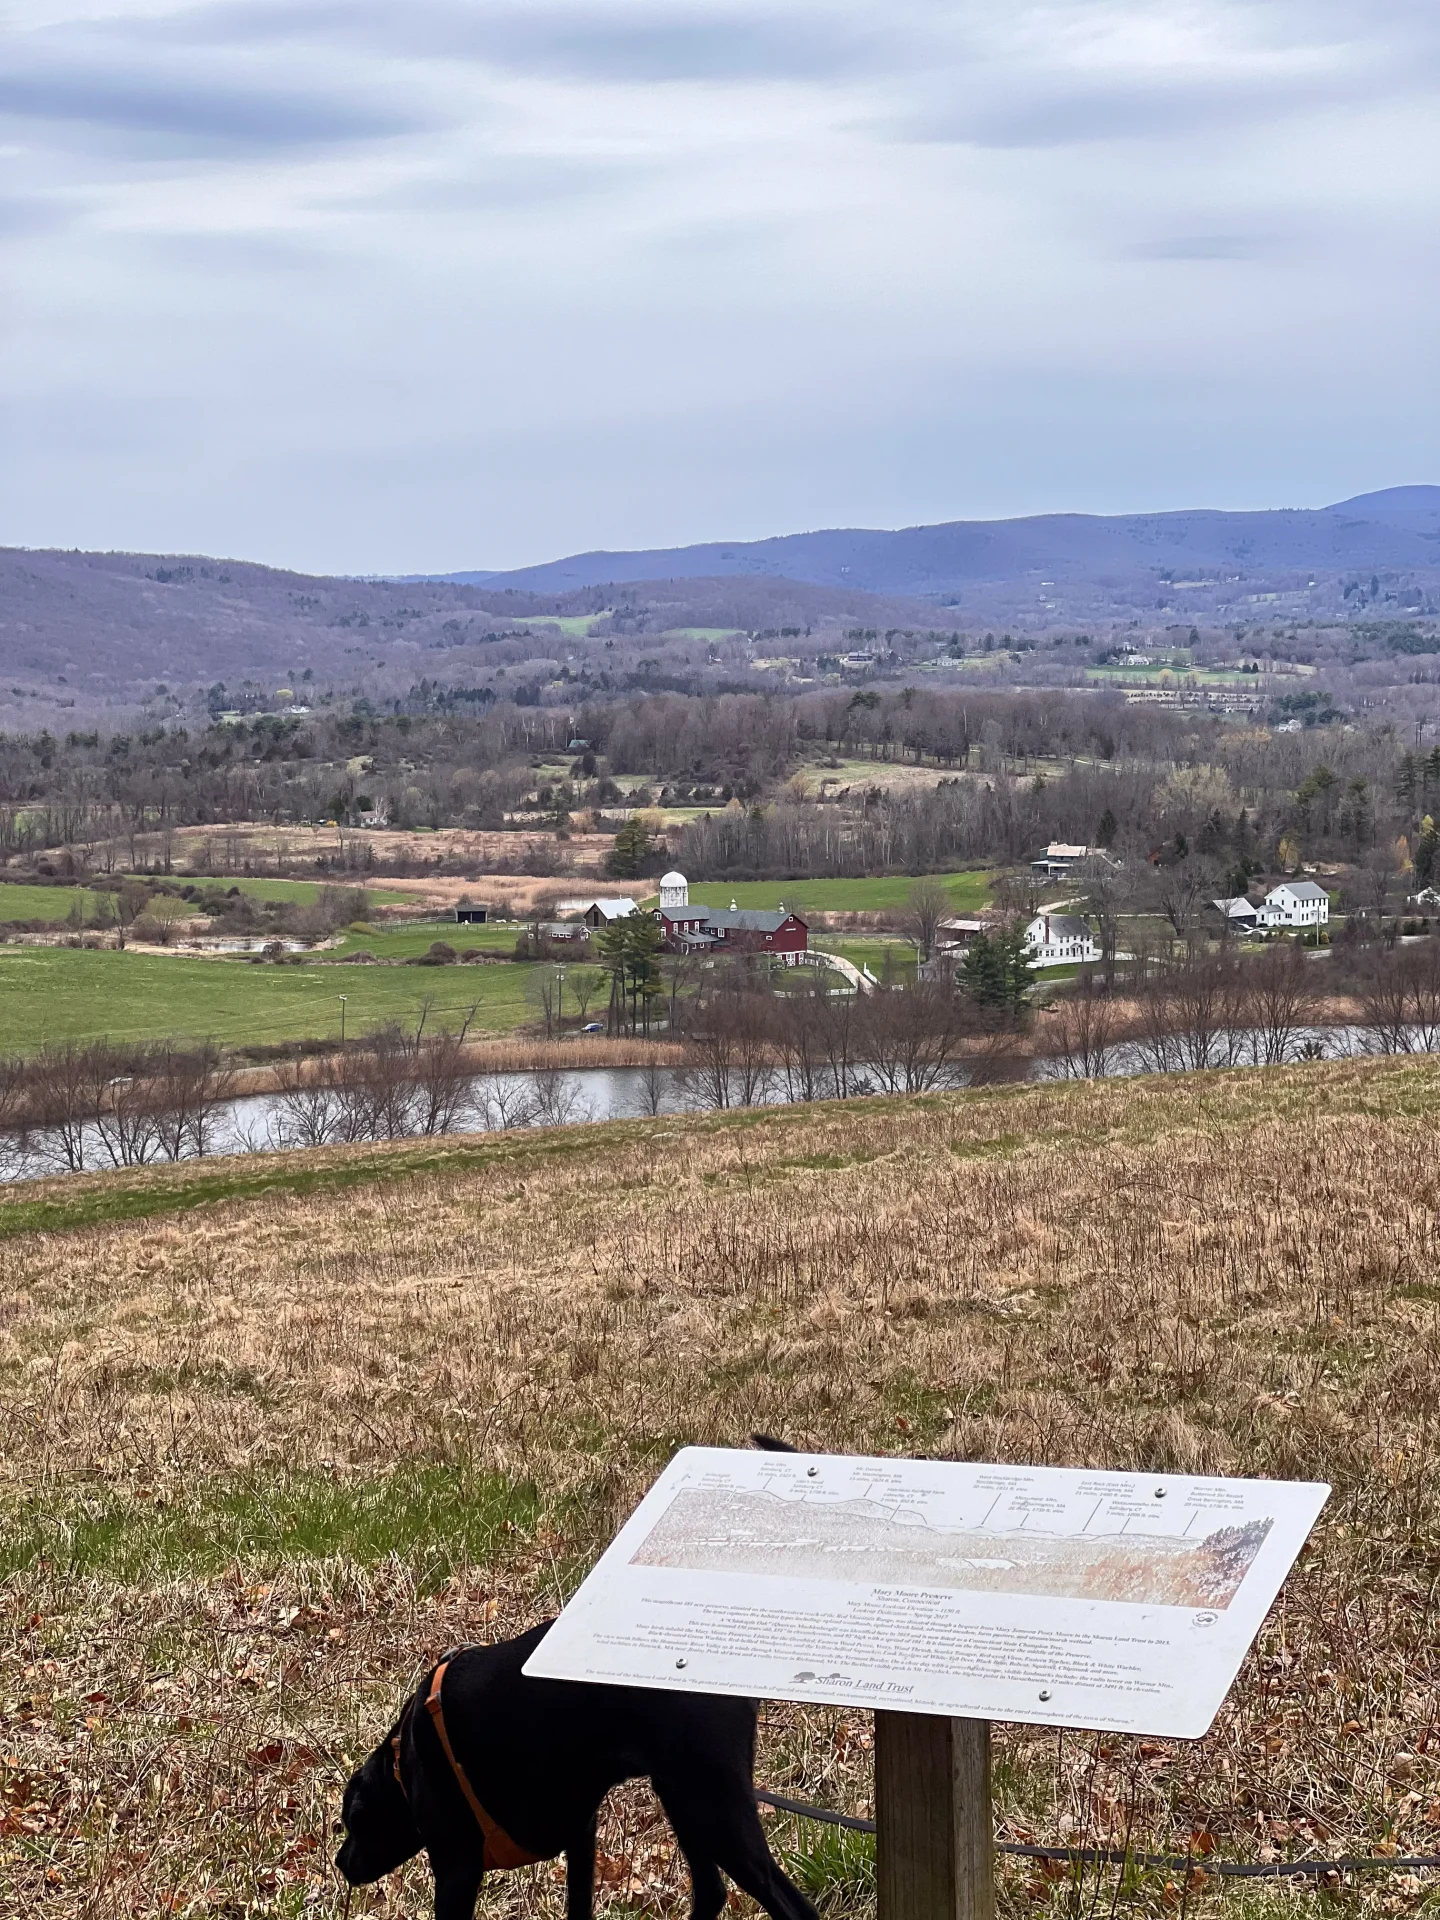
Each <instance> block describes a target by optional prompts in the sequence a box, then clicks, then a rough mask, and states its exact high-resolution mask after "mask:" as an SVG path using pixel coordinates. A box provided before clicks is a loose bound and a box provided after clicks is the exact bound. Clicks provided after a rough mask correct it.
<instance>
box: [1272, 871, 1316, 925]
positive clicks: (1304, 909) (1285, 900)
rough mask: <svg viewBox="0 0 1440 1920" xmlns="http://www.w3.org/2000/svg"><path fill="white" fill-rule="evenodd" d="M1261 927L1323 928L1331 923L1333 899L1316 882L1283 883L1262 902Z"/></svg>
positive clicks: (1295, 881) (1283, 881)
mask: <svg viewBox="0 0 1440 1920" xmlns="http://www.w3.org/2000/svg"><path fill="white" fill-rule="evenodd" d="M1256 918H1257V920H1258V921H1259V924H1260V925H1261V926H1262V927H1298V928H1309V927H1323V926H1325V925H1326V924H1327V923H1328V921H1329V919H1330V896H1329V894H1328V893H1327V892H1326V891H1325V889H1324V887H1320V886H1317V885H1316V884H1315V882H1314V881H1313V880H1282V881H1281V882H1280V885H1279V886H1278V887H1272V888H1271V889H1270V891H1269V893H1267V894H1266V896H1265V898H1264V899H1263V900H1262V901H1261V902H1260V907H1259V911H1258V913H1257V915H1256Z"/></svg>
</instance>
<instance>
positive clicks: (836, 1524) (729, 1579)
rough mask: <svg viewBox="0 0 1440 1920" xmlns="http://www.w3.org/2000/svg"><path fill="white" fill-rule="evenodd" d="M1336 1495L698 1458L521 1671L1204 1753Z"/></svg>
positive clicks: (624, 1539)
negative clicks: (1092, 1735) (1193, 1745)
mask: <svg viewBox="0 0 1440 1920" xmlns="http://www.w3.org/2000/svg"><path fill="white" fill-rule="evenodd" d="M1328 1494H1329V1488H1328V1487H1325V1486H1319V1485H1311V1484H1306V1483H1300V1482H1290V1481H1276V1480H1222V1479H1207V1478H1202V1477H1200V1476H1196V1475H1188V1474H1139V1473H1108V1472H1096V1471H1093V1470H1091V1469H1088V1468H1087V1469H1080V1468H1064V1467H1014V1466H986V1465H980V1464H976V1463H973V1462H954V1461H930V1460H892V1459H864V1458H859V1457H853V1456H841V1455H830V1454H778V1453H754V1452H750V1451H748V1450H744V1451H741V1450H738V1449H728V1448H720V1447H686V1448H684V1449H683V1450H682V1451H681V1452H680V1453H678V1454H676V1456H675V1458H674V1459H673V1460H672V1461H671V1462H670V1464H669V1465H668V1466H667V1467H666V1469H665V1471H664V1472H663V1473H662V1474H661V1476H660V1478H659V1479H658V1480H657V1481H656V1483H655V1485H654V1486H653V1487H652V1488H651V1489H650V1491H649V1493H648V1494H647V1495H646V1496H645V1498H644V1499H643V1500H642V1501H641V1503H640V1505H639V1506H638V1507H637V1508H636V1510H635V1512H634V1513H633V1514H632V1515H631V1517H630V1519H629V1520H628V1521H627V1522H626V1523H625V1525H624V1526H623V1527H622V1528H621V1530H620V1532H619V1533H618V1534H617V1536H616V1538H615V1540H614V1541H613V1543H612V1544H611V1546H610V1548H609V1549H608V1551H607V1552H606V1553H605V1555H604V1556H603V1558H602V1559H601V1560H600V1561H599V1563H598V1565H597V1566H596V1567H595V1569H594V1571H593V1572H592V1573H591V1574H590V1576H589V1578H588V1579H587V1580H586V1581H585V1582H584V1584H583V1585H582V1586H581V1588H580V1589H579V1591H578V1592H577V1593H576V1595H575V1597H574V1598H573V1599H572V1600H571V1602H570V1604H569V1605H568V1606H567V1607H566V1608H565V1610H564V1612H563V1613H562V1614H561V1616H560V1619H559V1620H558V1621H557V1623H556V1624H555V1626H554V1627H552V1628H551V1630H550V1632H549V1633H548V1634H547V1635H546V1636H545V1638H544V1640H543V1641H542V1642H541V1643H540V1645H539V1647H538V1648H537V1649H536V1651H535V1652H534V1653H533V1654H532V1655H531V1657H530V1660H529V1662H528V1664H527V1666H526V1669H525V1670H526V1672H527V1673H530V1674H535V1675H544V1676H547V1677H550V1678H556V1679H570V1680H590V1681H601V1682H609V1683H612V1684H620V1685H631V1686H635V1685H639V1686H647V1687H672V1688H680V1689H685V1690H687V1691H688V1690H694V1691H696V1692H701V1693H735V1694H744V1695H747V1696H750V1697H756V1696H760V1697H765V1698H769V1699H778V1700H798V1701H814V1702H828V1703H831V1704H835V1705H841V1706H871V1707H875V1708H877V1709H880V1710H881V1711H882V1712H895V1713H900V1714H914V1715H937V1716H944V1717H946V1718H948V1719H968V1720H983V1721H988V1720H1017V1721H1027V1722H1032V1723H1038V1724H1041V1725H1050V1726H1062V1727H1087V1728H1089V1727H1093V1728H1104V1729H1107V1730H1113V1731H1116V1732H1122V1733H1147V1734H1160V1735H1168V1736H1170V1737H1172V1738H1178V1739H1186V1740H1193V1739H1197V1738H1198V1737H1199V1736H1200V1735H1201V1734H1203V1733H1204V1732H1205V1731H1206V1729H1207V1728H1208V1727H1209V1725H1210V1723H1211V1721H1212V1720H1213V1719H1214V1717H1215V1714H1216V1711H1217V1710H1218V1708H1219V1706H1220V1703H1221V1701H1222V1700H1223V1699H1224V1697H1225V1694H1226V1691H1227V1690H1228V1688H1229V1687H1230V1684H1231V1682H1232V1681H1233V1680H1234V1678H1235V1675H1236V1672H1237V1671H1238V1669H1239V1666H1240V1663H1241V1661H1242V1660H1243V1658H1244V1656H1245V1652H1246V1649H1247V1648H1248V1647H1249V1645H1250V1642H1251V1641H1252V1640H1253V1638H1254V1637H1255V1634H1256V1633H1257V1632H1258V1630H1259V1628H1260V1625H1261V1622H1262V1621H1263V1620H1264V1618H1265V1615H1266V1613H1267V1612H1268V1610H1269V1608H1270V1605H1271V1603H1272V1601H1273V1600H1274V1599H1275V1596H1276V1595H1277V1593H1278V1592H1279V1591H1280V1587H1281V1583H1282V1582H1283V1581H1284V1579H1285V1576H1286V1574H1287V1573H1288V1572H1289V1570H1290V1567H1291V1565H1292V1564H1293V1562H1294V1560H1295V1557H1296V1555H1297V1554H1298V1553H1299V1551H1300V1548H1301V1547H1302V1546H1303V1544H1304V1542H1305V1538H1306V1536H1307V1535H1308V1533H1309V1531H1310V1529H1311V1527H1312V1526H1313V1525H1314V1522H1315V1519H1316V1516H1317V1515H1318V1514H1319V1512H1320V1509H1321V1507H1322V1506H1323V1505H1324V1503H1325V1500H1326V1498H1327V1496H1328Z"/></svg>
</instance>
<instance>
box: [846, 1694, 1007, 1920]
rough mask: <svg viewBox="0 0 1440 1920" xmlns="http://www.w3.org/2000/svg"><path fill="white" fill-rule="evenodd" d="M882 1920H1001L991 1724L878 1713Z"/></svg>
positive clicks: (878, 1858)
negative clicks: (997, 1917)
mask: <svg viewBox="0 0 1440 1920" xmlns="http://www.w3.org/2000/svg"><path fill="white" fill-rule="evenodd" d="M875 1837H876V1853H875V1870H876V1892H877V1906H878V1911H879V1920H995V1825H994V1815H993V1813H992V1811H991V1805H990V1722H989V1721H988V1720H952V1719H949V1718H942V1717H941V1716H940V1715H939V1714H931V1713H885V1712H880V1713H877V1714H876V1715H875Z"/></svg>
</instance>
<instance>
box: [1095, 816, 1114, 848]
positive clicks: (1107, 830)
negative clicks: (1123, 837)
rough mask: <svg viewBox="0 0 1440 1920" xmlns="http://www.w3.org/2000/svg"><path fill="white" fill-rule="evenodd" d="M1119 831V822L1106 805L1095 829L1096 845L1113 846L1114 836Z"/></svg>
mask: <svg viewBox="0 0 1440 1920" xmlns="http://www.w3.org/2000/svg"><path fill="white" fill-rule="evenodd" d="M1119 831H1120V822H1119V821H1118V820H1117V819H1116V818H1115V815H1114V814H1113V813H1112V812H1111V811H1110V809H1109V807H1106V809H1105V811H1104V813H1102V814H1101V816H1100V824H1099V826H1098V827H1097V828H1096V829H1095V844H1096V846H1097V847H1113V846H1114V844H1115V836H1116V834H1117V833H1119Z"/></svg>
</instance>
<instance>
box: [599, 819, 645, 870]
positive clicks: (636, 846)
mask: <svg viewBox="0 0 1440 1920" xmlns="http://www.w3.org/2000/svg"><path fill="white" fill-rule="evenodd" d="M650 854H651V841H650V833H649V829H648V828H647V827H646V825H645V822H644V821H643V820H642V819H641V818H640V816H639V814H636V815H635V817H634V819H632V820H627V821H626V822H625V824H624V826H623V827H621V829H620V831H619V832H618V833H617V834H616V836H615V845H614V847H613V848H612V849H611V851H610V862H609V871H610V874H611V877H612V878H613V879H616V880H638V879H639V878H640V875H641V874H642V873H643V872H644V871H645V863H646V861H647V860H648V859H649V858H650Z"/></svg>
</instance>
